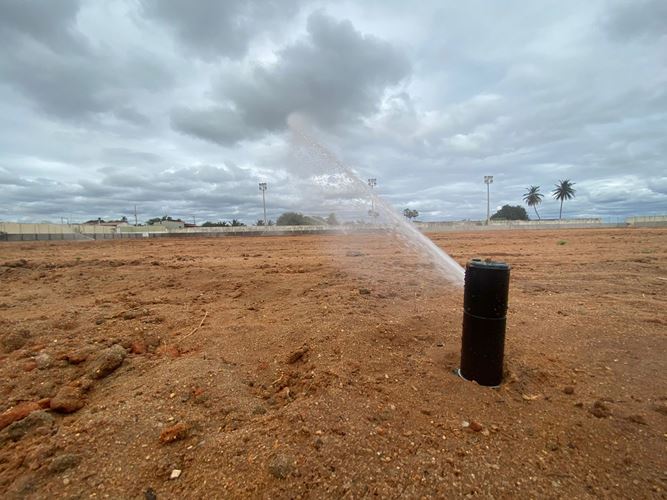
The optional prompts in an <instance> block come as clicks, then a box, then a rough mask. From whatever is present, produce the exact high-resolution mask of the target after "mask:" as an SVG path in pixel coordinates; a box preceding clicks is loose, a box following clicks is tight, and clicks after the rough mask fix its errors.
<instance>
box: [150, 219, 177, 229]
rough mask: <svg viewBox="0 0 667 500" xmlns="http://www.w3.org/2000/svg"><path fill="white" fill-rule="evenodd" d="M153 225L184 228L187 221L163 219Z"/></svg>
mask: <svg viewBox="0 0 667 500" xmlns="http://www.w3.org/2000/svg"><path fill="white" fill-rule="evenodd" d="M152 225H153V226H162V227H166V228H167V229H183V228H184V227H185V222H183V221H182V220H162V221H160V222H157V223H155V224H152Z"/></svg>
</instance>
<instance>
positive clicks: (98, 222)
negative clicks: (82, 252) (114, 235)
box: [83, 219, 130, 227]
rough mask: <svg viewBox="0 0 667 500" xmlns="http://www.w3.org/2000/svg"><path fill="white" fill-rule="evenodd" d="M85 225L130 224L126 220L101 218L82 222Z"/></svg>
mask: <svg viewBox="0 0 667 500" xmlns="http://www.w3.org/2000/svg"><path fill="white" fill-rule="evenodd" d="M83 224H84V225H86V226H106V227H121V226H129V225H130V224H129V223H128V222H127V220H107V221H105V220H103V219H97V220H95V219H91V220H87V221H86V222H84V223H83Z"/></svg>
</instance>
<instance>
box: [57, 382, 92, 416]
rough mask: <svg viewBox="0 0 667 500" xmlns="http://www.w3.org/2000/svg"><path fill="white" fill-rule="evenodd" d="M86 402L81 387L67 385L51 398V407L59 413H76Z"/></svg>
mask: <svg viewBox="0 0 667 500" xmlns="http://www.w3.org/2000/svg"><path fill="white" fill-rule="evenodd" d="M84 404H85V402H84V400H83V394H82V393H81V389H79V388H77V387H71V386H67V385H66V386H65V387H63V388H62V389H60V390H59V391H58V393H57V394H56V395H55V396H54V397H53V398H52V399H51V409H52V410H53V411H57V412H59V413H74V412H75V411H77V410H80V409H81V408H83V406H84Z"/></svg>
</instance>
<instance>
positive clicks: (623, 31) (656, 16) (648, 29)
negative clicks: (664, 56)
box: [603, 0, 667, 40]
mask: <svg viewBox="0 0 667 500" xmlns="http://www.w3.org/2000/svg"><path fill="white" fill-rule="evenodd" d="M603 19H604V20H603V24H604V26H605V28H606V29H607V31H608V33H609V35H610V36H611V37H612V38H614V39H618V40H627V39H632V38H636V39H652V38H654V37H656V36H658V37H659V36H666V35H667V3H665V2H664V1H663V0H633V1H630V2H628V1H625V2H618V3H617V4H616V5H614V6H613V7H612V8H611V9H610V11H609V12H608V13H607V14H606V15H605V16H604V18H603Z"/></svg>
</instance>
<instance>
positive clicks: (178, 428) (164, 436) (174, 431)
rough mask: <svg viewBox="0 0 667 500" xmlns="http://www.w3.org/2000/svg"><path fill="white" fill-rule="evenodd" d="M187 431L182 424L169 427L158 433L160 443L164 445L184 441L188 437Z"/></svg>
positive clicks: (186, 427) (185, 426)
mask: <svg viewBox="0 0 667 500" xmlns="http://www.w3.org/2000/svg"><path fill="white" fill-rule="evenodd" d="M188 430H189V427H188V426H187V425H186V424H184V423H182V422H180V423H178V424H175V425H172V426H169V427H167V428H166V429H163V431H162V432H161V433H160V442H161V443H163V444H166V443H173V442H174V441H178V440H179V439H184V438H185V437H187V435H188Z"/></svg>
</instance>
